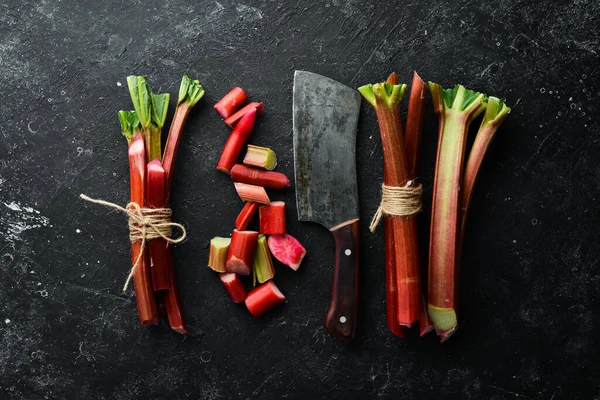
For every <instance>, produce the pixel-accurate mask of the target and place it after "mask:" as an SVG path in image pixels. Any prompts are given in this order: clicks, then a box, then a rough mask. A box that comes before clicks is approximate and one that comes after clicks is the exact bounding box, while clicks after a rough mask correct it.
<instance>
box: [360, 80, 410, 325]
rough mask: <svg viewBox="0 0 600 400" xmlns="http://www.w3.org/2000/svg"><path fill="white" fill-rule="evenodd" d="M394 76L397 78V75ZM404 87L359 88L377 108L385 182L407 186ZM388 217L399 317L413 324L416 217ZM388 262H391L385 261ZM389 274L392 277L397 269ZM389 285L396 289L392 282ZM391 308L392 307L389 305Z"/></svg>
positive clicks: (403, 85)
mask: <svg viewBox="0 0 600 400" xmlns="http://www.w3.org/2000/svg"><path fill="white" fill-rule="evenodd" d="M391 78H392V80H395V79H396V78H395V77H394V76H392V77H391ZM405 89H406V85H405V84H393V83H386V82H384V83H378V84H374V85H366V86H362V87H360V88H359V89H358V90H359V91H360V93H361V94H362V95H363V96H364V98H365V99H366V100H367V101H368V102H369V103H370V104H371V105H372V106H373V107H374V108H375V113H376V114H377V121H378V123H379V130H380V133H381V143H382V147H383V161H384V184H385V185H387V186H392V187H404V186H407V185H410V184H411V183H412V180H411V178H410V171H409V169H408V161H407V159H406V156H405V154H406V149H405V145H404V138H403V135H402V123H401V120H400V102H401V101H402V97H403V95H404V90H405ZM386 217H387V219H389V220H390V222H391V224H392V229H391V233H392V235H386V238H385V240H386V242H389V243H388V244H387V245H390V246H391V243H393V248H394V257H395V262H394V266H395V269H396V271H395V279H396V288H395V289H396V290H397V292H396V293H397V298H398V301H397V320H398V323H399V324H400V325H404V326H407V327H410V326H411V325H412V324H413V323H414V322H415V321H417V320H418V319H419V315H420V312H421V301H422V299H421V283H420V271H419V255H418V243H417V230H416V218H415V216H414V215H411V216H406V217H404V216H386ZM386 266H388V267H389V266H391V264H390V263H386ZM386 276H388V277H390V278H391V277H393V276H394V273H393V272H392V273H388V274H386ZM387 289H388V290H390V289H393V285H392V284H390V283H389V282H388V284H387ZM388 311H393V310H391V309H389V308H388Z"/></svg>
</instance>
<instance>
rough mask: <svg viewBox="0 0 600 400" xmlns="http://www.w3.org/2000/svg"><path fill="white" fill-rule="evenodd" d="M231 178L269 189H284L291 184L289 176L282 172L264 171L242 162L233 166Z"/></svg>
mask: <svg viewBox="0 0 600 400" xmlns="http://www.w3.org/2000/svg"><path fill="white" fill-rule="evenodd" d="M231 180H232V181H234V182H242V183H249V184H251V185H258V186H262V187H265V188H267V189H284V188H286V187H289V186H290V185H291V182H290V180H289V179H288V177H287V176H286V175H285V174H283V173H281V172H275V171H263V170H260V169H258V168H250V167H247V166H245V165H242V164H235V165H234V166H233V167H232V168H231Z"/></svg>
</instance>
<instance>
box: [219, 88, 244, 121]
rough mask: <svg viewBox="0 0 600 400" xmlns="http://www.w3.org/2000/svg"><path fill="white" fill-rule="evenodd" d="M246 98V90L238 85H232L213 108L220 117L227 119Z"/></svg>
mask: <svg viewBox="0 0 600 400" xmlns="http://www.w3.org/2000/svg"><path fill="white" fill-rule="evenodd" d="M247 100H248V96H246V92H244V89H242V88H240V87H234V88H233V89H231V91H230V92H229V93H227V94H226V95H225V97H223V98H222V99H221V100H219V101H218V102H217V104H215V106H214V109H215V110H216V111H217V112H218V113H219V115H220V116H221V118H223V119H227V118H229V117H231V115H233V113H235V112H236V111H237V110H238V109H239V108H240V107H241V106H243V105H244V104H245V103H246V101H247Z"/></svg>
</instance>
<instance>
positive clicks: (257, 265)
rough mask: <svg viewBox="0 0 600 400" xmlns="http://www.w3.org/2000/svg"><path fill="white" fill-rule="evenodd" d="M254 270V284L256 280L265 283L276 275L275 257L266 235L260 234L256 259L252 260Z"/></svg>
mask: <svg viewBox="0 0 600 400" xmlns="http://www.w3.org/2000/svg"><path fill="white" fill-rule="evenodd" d="M252 272H253V274H254V280H255V282H254V285H255V286H256V280H258V282H259V283H264V282H266V281H268V280H269V279H273V277H274V276H275V268H274V267H273V259H272V258H271V252H270V251H269V246H268V244H267V237H266V236H265V235H258V242H257V244H256V252H255V253H254V261H253V262H252Z"/></svg>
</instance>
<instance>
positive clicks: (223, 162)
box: [217, 108, 256, 174]
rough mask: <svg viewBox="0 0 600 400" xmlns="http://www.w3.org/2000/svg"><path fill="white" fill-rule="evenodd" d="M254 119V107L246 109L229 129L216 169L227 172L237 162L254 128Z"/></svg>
mask: <svg viewBox="0 0 600 400" xmlns="http://www.w3.org/2000/svg"><path fill="white" fill-rule="evenodd" d="M255 120H256V109H255V108H253V109H251V110H250V111H248V112H247V113H246V114H245V115H244V116H243V117H242V119H241V121H240V123H239V124H237V125H236V127H235V128H234V129H233V131H231V134H230V135H229V138H228V139H227V143H225V147H223V151H222V152H221V157H220V158H219V162H218V163H217V170H219V171H221V172H225V173H226V174H229V173H230V171H231V168H232V167H233V166H234V165H235V163H236V162H237V159H238V157H239V156H240V153H241V151H242V148H243V147H244V145H245V144H246V141H248V137H250V134H251V133H252V129H254V121H255Z"/></svg>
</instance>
